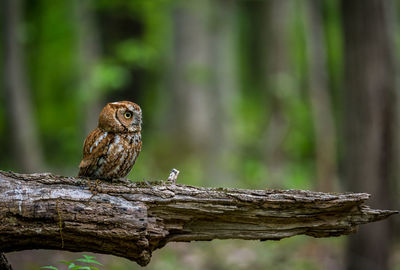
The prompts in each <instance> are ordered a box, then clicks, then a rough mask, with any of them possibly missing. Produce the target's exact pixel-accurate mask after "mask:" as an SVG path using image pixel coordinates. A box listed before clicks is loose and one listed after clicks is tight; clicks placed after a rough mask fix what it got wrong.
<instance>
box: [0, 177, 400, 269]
mask: <svg viewBox="0 0 400 270" xmlns="http://www.w3.org/2000/svg"><path fill="white" fill-rule="evenodd" d="M168 183H169V184H167V183H166V182H161V181H160V182H157V183H153V184H146V183H132V184H128V183H107V182H98V183H97V184H96V182H95V181H88V180H85V179H78V178H72V177H62V176H55V175H51V174H16V173H12V172H2V171H0V220H1V221H2V222H1V223H0V250H2V251H4V252H11V251H18V250H26V249H38V248H42V249H63V250H69V251H92V252H97V253H107V254H113V255H116V256H121V257H125V258H128V259H131V260H134V261H136V262H137V263H138V264H140V265H146V264H147V263H148V262H149V261H150V257H151V253H152V251H153V250H155V249H157V248H161V247H163V246H164V245H165V244H166V243H168V242H171V241H194V240H212V239H228V238H235V239H253V240H279V239H281V238H285V237H290V236H294V235H299V234H306V235H310V236H313V237H330V236H339V235H343V234H349V233H353V232H355V231H356V229H357V225H359V224H364V223H368V222H373V221H377V220H381V219H384V218H386V217H388V216H390V215H392V214H394V213H397V211H390V210H374V209H370V208H369V207H368V206H366V205H364V202H365V201H366V200H367V199H368V198H369V195H368V194H365V193H346V194H339V193H335V194H330V193H320V192H312V191H302V190H285V191H281V190H244V189H222V188H200V187H192V186H185V185H176V184H174V182H173V181H172V182H171V181H169V182H168ZM91 187H92V189H93V187H95V189H96V190H98V193H97V194H93V192H92V191H91Z"/></svg>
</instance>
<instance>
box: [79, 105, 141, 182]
mask: <svg viewBox="0 0 400 270" xmlns="http://www.w3.org/2000/svg"><path fill="white" fill-rule="evenodd" d="M141 125H142V110H141V109H140V107H139V106H138V105H137V104H135V103H133V102H130V101H119V102H113V103H108V104H107V105H106V106H105V107H104V108H103V110H102V111H101V113H100V116H99V123H98V126H97V128H96V129H94V130H93V131H92V132H91V133H90V134H89V135H88V136H87V138H86V140H85V143H84V146H83V159H82V161H81V163H80V164H79V174H78V176H79V177H89V178H95V179H104V180H112V179H121V178H124V177H125V176H126V175H127V174H128V173H129V172H130V171H131V169H132V167H133V165H134V164H135V161H136V158H137V157H138V155H139V153H140V150H141V149H142V138H141V134H140V132H141V129H142V127H141Z"/></svg>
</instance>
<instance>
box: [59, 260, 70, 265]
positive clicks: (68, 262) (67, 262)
mask: <svg viewBox="0 0 400 270" xmlns="http://www.w3.org/2000/svg"><path fill="white" fill-rule="evenodd" d="M58 263H63V264H67V265H70V264H71V263H72V261H58Z"/></svg>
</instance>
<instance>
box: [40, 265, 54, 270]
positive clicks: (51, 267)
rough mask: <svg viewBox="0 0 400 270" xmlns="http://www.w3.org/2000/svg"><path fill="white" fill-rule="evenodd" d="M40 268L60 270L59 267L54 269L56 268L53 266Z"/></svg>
mask: <svg viewBox="0 0 400 270" xmlns="http://www.w3.org/2000/svg"><path fill="white" fill-rule="evenodd" d="M40 268H42V269H52V270H58V268H57V267H54V266H51V265H48V266H42V267H40Z"/></svg>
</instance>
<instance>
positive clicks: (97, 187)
mask: <svg viewBox="0 0 400 270" xmlns="http://www.w3.org/2000/svg"><path fill="white" fill-rule="evenodd" d="M100 183H101V181H100V180H99V179H96V181H95V182H94V185H92V184H91V181H90V179H89V180H88V187H89V191H90V192H91V193H92V196H91V197H90V198H89V200H90V199H92V198H93V197H94V196H96V195H97V194H99V193H101V187H100V185H99V184H100Z"/></svg>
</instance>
